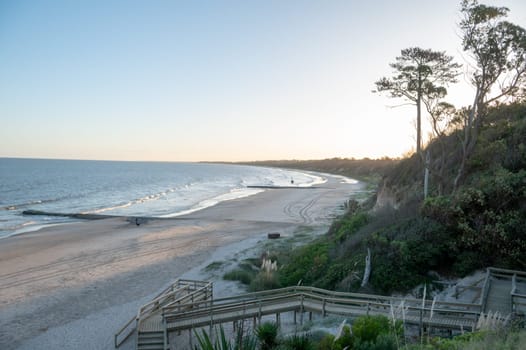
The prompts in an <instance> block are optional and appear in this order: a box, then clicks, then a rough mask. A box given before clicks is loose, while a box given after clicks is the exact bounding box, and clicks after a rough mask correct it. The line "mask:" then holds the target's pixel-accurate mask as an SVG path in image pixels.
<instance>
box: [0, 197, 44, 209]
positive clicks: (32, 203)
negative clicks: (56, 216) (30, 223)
mask: <svg viewBox="0 0 526 350" xmlns="http://www.w3.org/2000/svg"><path fill="white" fill-rule="evenodd" d="M52 201H54V200H52V199H48V200H35V201H30V202H27V203H20V204H9V205H5V206H2V207H0V210H18V209H20V208H25V207H29V206H30V205H35V204H42V203H46V202H52Z"/></svg>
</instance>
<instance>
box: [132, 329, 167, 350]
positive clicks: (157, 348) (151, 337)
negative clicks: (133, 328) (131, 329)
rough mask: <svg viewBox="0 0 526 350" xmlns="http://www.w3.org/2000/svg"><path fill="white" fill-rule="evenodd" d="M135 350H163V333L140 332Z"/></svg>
mask: <svg viewBox="0 0 526 350" xmlns="http://www.w3.org/2000/svg"><path fill="white" fill-rule="evenodd" d="M137 350H164V336H163V332H140V333H139V334H138V337H137Z"/></svg>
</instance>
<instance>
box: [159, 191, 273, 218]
mask: <svg viewBox="0 0 526 350" xmlns="http://www.w3.org/2000/svg"><path fill="white" fill-rule="evenodd" d="M264 191H265V190H264V189H259V188H258V189H256V188H234V189H232V190H230V192H228V193H224V194H221V195H219V196H216V197H213V198H210V199H205V200H203V201H201V202H199V203H197V204H196V205H194V206H193V207H192V208H190V209H185V210H181V211H178V212H175V213H171V214H166V215H161V216H160V217H163V218H173V217H177V216H182V215H187V214H191V213H195V212H196V211H199V210H203V209H206V208H210V207H213V206H215V205H217V204H219V203H221V202H225V201H229V200H234V199H240V198H245V197H250V196H253V195H256V194H258V193H261V192H264Z"/></svg>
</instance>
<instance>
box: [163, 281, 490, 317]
mask: <svg viewBox="0 0 526 350" xmlns="http://www.w3.org/2000/svg"><path fill="white" fill-rule="evenodd" d="M294 293H303V294H304V295H314V296H315V297H316V298H325V299H327V300H329V301H330V300H332V301H333V302H338V301H339V300H340V299H341V301H343V302H345V301H346V300H349V299H351V300H353V302H358V301H361V302H362V303H364V304H365V303H373V304H374V303H375V302H380V303H383V305H385V306H386V307H389V306H390V304H391V303H392V302H402V301H403V302H404V304H405V305H407V306H410V305H416V306H418V307H419V308H421V305H422V300H421V299H404V298H396V297H387V296H379V295H367V294H358V293H346V292H331V291H327V290H324V289H320V288H314V287H304V286H293V287H285V288H280V289H274V290H267V291H263V292H254V293H247V294H241V295H236V296H229V297H224V298H217V299H214V306H217V305H219V304H229V305H232V304H233V303H235V302H236V301H242V300H252V299H265V298H268V297H269V296H276V295H292V294H294ZM424 305H425V306H426V308H430V307H431V306H432V301H431V300H429V301H428V300H426V301H425V303H424ZM186 307H187V308H188V309H194V310H195V309H200V308H205V309H207V310H209V303H204V302H202V301H197V302H193V303H188V304H186ZM435 307H436V308H441V307H442V308H448V307H449V308H457V309H458V308H460V307H463V308H466V309H468V310H472V311H475V312H480V304H470V303H452V302H445V301H438V302H435ZM165 311H167V310H165ZM168 311H171V310H168ZM168 313H169V312H165V315H166V314H168Z"/></svg>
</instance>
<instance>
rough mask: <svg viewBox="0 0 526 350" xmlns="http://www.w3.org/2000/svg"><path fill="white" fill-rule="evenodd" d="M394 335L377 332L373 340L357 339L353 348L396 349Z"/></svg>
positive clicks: (369, 349) (356, 349) (371, 349)
mask: <svg viewBox="0 0 526 350" xmlns="http://www.w3.org/2000/svg"><path fill="white" fill-rule="evenodd" d="M397 349H398V346H397V343H396V337H395V336H394V335H392V334H379V335H378V337H377V338H376V339H375V340H374V341H361V340H357V341H356V343H355V344H354V347H353V350H397Z"/></svg>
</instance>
